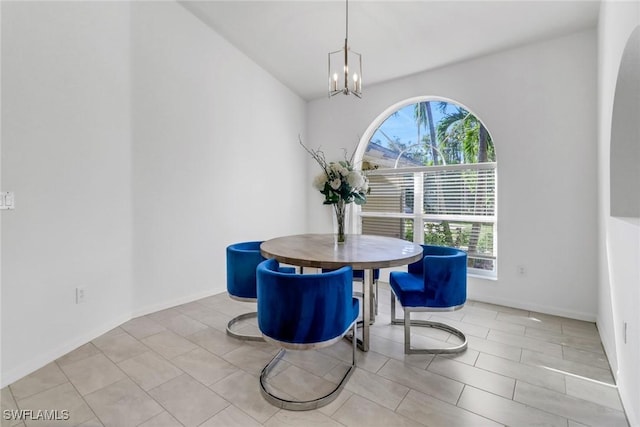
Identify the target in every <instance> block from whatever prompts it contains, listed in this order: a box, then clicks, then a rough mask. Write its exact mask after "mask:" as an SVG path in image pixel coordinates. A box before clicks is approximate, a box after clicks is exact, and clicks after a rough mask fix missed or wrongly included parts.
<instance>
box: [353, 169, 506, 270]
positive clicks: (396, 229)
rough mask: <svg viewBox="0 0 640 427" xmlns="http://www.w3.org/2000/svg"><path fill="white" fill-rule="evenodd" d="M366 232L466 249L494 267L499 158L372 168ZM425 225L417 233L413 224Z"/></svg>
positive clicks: (478, 264) (479, 263) (472, 260)
mask: <svg viewBox="0 0 640 427" xmlns="http://www.w3.org/2000/svg"><path fill="white" fill-rule="evenodd" d="M367 176H368V178H369V186H370V188H371V192H370V194H369V196H368V197H367V203H366V204H365V205H364V206H362V210H361V212H360V216H361V221H362V232H363V233H364V234H379V235H384V236H393V237H399V238H403V239H407V240H413V241H424V242H425V243H427V244H440V245H447V246H456V247H460V248H462V249H465V250H466V251H467V252H468V256H469V267H471V268H476V269H480V270H488V271H495V260H496V251H495V241H496V233H495V228H496V227H495V224H496V190H497V188H496V163H476V164H457V165H445V166H425V167H417V168H404V169H378V170H373V171H368V172H367ZM420 228H423V229H424V239H423V240H421V239H415V238H414V237H415V236H414V232H413V230H414V229H420Z"/></svg>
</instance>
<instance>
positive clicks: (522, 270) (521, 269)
mask: <svg viewBox="0 0 640 427" xmlns="http://www.w3.org/2000/svg"><path fill="white" fill-rule="evenodd" d="M516 271H517V272H518V276H521V277H523V276H526V275H527V269H526V267H525V266H524V265H519V266H517V267H516Z"/></svg>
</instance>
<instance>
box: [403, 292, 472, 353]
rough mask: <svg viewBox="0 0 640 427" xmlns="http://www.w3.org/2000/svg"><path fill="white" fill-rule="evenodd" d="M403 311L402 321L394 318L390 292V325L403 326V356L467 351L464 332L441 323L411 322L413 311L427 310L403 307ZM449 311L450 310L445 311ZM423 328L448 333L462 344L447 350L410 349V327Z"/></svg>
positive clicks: (429, 321) (416, 320)
mask: <svg viewBox="0 0 640 427" xmlns="http://www.w3.org/2000/svg"><path fill="white" fill-rule="evenodd" d="M403 310H404V319H398V318H396V296H395V294H394V293H393V290H391V324H392V325H404V354H451V353H460V352H462V351H464V350H466V349H467V337H466V336H465V334H464V332H462V331H461V330H459V329H457V328H454V327H453V326H449V325H447V324H444V323H441V322H435V321H432V320H418V319H414V320H411V313H412V312H413V311H418V312H420V311H422V312H424V311H429V310H411V309H410V308H407V307H403ZM447 311H451V310H447ZM412 325H413V326H424V327H427V328H433V329H440V330H442V331H445V332H448V333H450V334H453V335H455V336H457V337H458V338H460V340H462V344H460V345H457V346H453V347H447V348H412V347H411V326H412Z"/></svg>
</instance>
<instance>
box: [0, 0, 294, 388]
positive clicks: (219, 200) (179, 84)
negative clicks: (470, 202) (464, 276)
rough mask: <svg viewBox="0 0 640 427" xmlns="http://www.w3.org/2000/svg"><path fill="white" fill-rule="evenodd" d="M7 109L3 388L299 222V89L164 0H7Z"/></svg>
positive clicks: (195, 287) (205, 283) (185, 296)
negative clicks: (82, 295) (241, 249)
mask: <svg viewBox="0 0 640 427" xmlns="http://www.w3.org/2000/svg"><path fill="white" fill-rule="evenodd" d="M2 124H3V127H2V142H3V144H2V184H3V188H2V189H3V191H8V190H11V191H15V193H16V209H15V211H10V212H8V211H3V212H2V231H3V233H2V374H1V378H0V379H1V383H2V386H4V385H6V384H9V383H11V382H13V381H15V380H16V379H18V378H20V377H22V376H24V375H26V374H28V373H30V372H31V371H33V370H35V369H37V368H40V367H41V366H43V365H45V364H46V363H48V362H50V361H52V360H54V359H55V358H57V357H59V356H61V355H62V354H64V353H66V352H68V351H70V350H72V349H74V348H75V347H77V346H79V345H81V344H84V343H85V342H87V341H89V340H91V339H93V338H95V337H96V336H98V335H100V334H102V333H103V332H105V331H107V330H108V329H111V328H113V327H115V326H117V325H119V324H120V323H122V322H124V321H126V320H128V319H130V318H131V317H132V316H136V315H139V314H142V313H146V312H149V311H154V310H156V309H160V308H164V307H168V306H172V305H175V304H178V303H180V302H186V301H189V300H192V299H194V298H197V297H199V296H203V295H207V294H214V293H218V292H222V291H224V290H225V289H226V281H225V268H226V267H225V258H224V257H225V247H226V246H227V245H228V244H229V243H232V242H236V241H242V240H250V239H251V240H253V239H256V240H257V239H267V238H270V237H273V236H276V235H280V234H287V233H298V232H302V231H304V226H305V218H304V217H301V216H300V215H299V211H298V209H299V207H300V206H303V207H304V206H305V205H306V200H305V197H306V194H307V191H306V188H305V186H304V182H302V181H301V180H296V179H291V176H294V177H295V176H302V175H304V168H305V164H304V158H305V157H304V156H305V153H304V151H303V150H302V149H301V148H300V147H299V146H298V144H297V136H298V133H304V127H305V103H304V101H303V100H302V99H301V98H299V97H298V96H296V95H294V94H293V93H292V92H291V91H290V90H288V89H287V88H285V87H284V86H283V85H282V84H280V83H279V82H277V81H276V80H275V79H274V78H273V77H271V76H270V75H269V74H268V73H267V72H266V71H264V70H263V69H262V68H260V67H258V66H257V65H256V64H254V63H253V62H251V61H250V60H248V59H247V58H246V57H245V56H243V55H242V54H240V53H239V52H238V51H237V50H236V49H235V48H233V47H232V46H230V45H229V44H228V43H227V42H225V41H224V40H223V39H222V38H220V37H219V36H218V35H217V34H216V33H214V32H213V31H212V30H210V29H208V28H207V27H205V26H204V25H203V24H202V23H201V22H200V21H198V20H197V19H196V18H195V17H193V16H192V15H191V14H190V13H189V12H188V11H186V10H185V9H184V8H183V7H182V6H180V5H178V4H175V3H173V2H153V3H147V2H145V3H138V2H131V3H129V2H126V3H123V2H104V3H103V2H21V3H9V2H4V1H3V2H2ZM77 286H84V287H86V290H87V296H86V302H85V303H84V304H81V305H76V304H75V300H74V289H75V287H77Z"/></svg>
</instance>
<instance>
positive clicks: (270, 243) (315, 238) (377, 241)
mask: <svg viewBox="0 0 640 427" xmlns="http://www.w3.org/2000/svg"><path fill="white" fill-rule="evenodd" d="M260 252H261V253H262V255H263V256H264V257H265V258H275V259H276V260H278V262H282V263H285V264H291V265H297V266H301V267H315V268H327V269H336V268H340V267H343V266H345V265H350V266H351V267H353V269H354V270H364V282H363V286H362V293H363V301H362V305H363V318H364V319H370V318H371V290H372V288H373V270H374V269H376V268H386V267H396V266H400V265H406V264H410V263H412V262H415V261H418V260H420V259H422V246H420V245H418V244H415V243H412V242H408V241H406V240H401V239H396V238H394V237H384V236H372V235H366V234H348V235H347V238H346V242H345V243H340V244H338V243H337V242H336V236H335V235H334V234H298V235H295V236H284V237H277V238H275V239H271V240H267V241H266V242H263V243H262V245H260ZM360 347H361V349H362V350H364V351H368V350H369V322H368V321H365V322H363V328H362V344H361V346H360Z"/></svg>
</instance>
